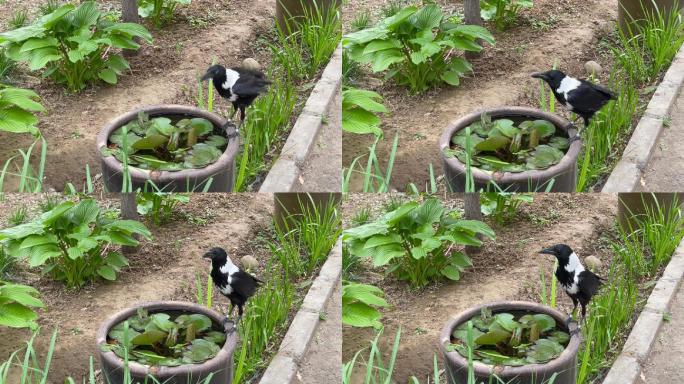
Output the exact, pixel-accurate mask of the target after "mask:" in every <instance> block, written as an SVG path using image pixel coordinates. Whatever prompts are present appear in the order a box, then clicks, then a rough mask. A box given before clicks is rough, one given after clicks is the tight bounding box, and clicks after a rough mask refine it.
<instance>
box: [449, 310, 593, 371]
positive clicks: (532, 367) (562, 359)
mask: <svg viewBox="0 0 684 384" xmlns="http://www.w3.org/2000/svg"><path fill="white" fill-rule="evenodd" d="M485 307H488V308H491V309H492V313H500V312H504V311H527V312H533V313H542V314H547V315H549V316H551V317H553V318H554V320H556V324H557V325H560V326H562V327H563V329H564V330H566V331H568V332H570V333H573V332H575V333H574V334H573V335H572V336H570V341H569V342H568V345H566V346H565V349H563V352H561V354H560V355H559V356H558V357H556V358H555V359H553V360H549V361H547V362H546V363H543V364H526V365H523V366H517V367H514V366H508V365H503V366H501V365H489V364H485V363H482V362H480V361H477V360H474V361H473V369H474V371H475V374H476V375H478V376H483V375H491V374H493V373H496V374H497V375H500V376H504V377H515V376H518V375H523V374H525V375H527V374H530V373H535V372H537V373H539V372H541V373H544V372H558V370H556V369H555V368H557V367H562V366H564V365H566V362H567V361H568V360H572V359H574V357H575V356H576V355H577V353H578V351H579V345H580V341H581V337H580V334H579V327H578V325H577V323H575V322H571V323H570V327H569V328H567V329H566V327H565V319H564V318H565V315H564V314H563V313H562V312H560V311H558V310H556V309H553V308H551V307H547V306H544V305H541V304H537V303H534V302H529V301H495V302H491V303H485V304H478V305H475V306H472V307H470V308H468V309H466V310H465V311H463V312H460V313H459V314H458V315H456V316H455V317H453V318H452V319H451V320H450V321H449V322H447V324H446V325H445V326H444V327H443V328H442V331H441V333H440V336H439V348H440V350H441V351H442V355H443V356H444V359H445V360H448V361H450V362H451V364H454V365H456V366H459V367H463V368H467V367H468V359H466V358H465V357H463V356H461V354H460V353H458V351H447V350H446V347H445V345H446V344H450V343H451V333H452V332H453V331H454V329H456V327H458V326H459V325H461V324H463V323H465V322H466V321H468V320H469V319H471V318H472V317H473V316H476V315H477V314H479V313H480V311H481V309H482V308H485Z"/></svg>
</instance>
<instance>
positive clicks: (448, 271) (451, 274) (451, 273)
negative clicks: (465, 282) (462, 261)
mask: <svg viewBox="0 0 684 384" xmlns="http://www.w3.org/2000/svg"><path fill="white" fill-rule="evenodd" d="M440 273H441V274H442V275H444V276H445V277H446V278H448V279H449V280H453V281H458V280H459V279H460V278H461V271H460V270H459V269H458V267H456V266H455V265H447V266H446V267H444V268H442V270H441V271H440Z"/></svg>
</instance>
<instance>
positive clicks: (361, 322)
mask: <svg viewBox="0 0 684 384" xmlns="http://www.w3.org/2000/svg"><path fill="white" fill-rule="evenodd" d="M384 295H385V294H384V293H383V292H382V290H381V289H380V288H378V287H375V286H373V285H368V284H358V283H345V284H344V285H343V286H342V323H344V324H346V325H351V326H352V327H373V328H376V329H379V328H381V327H382V323H381V322H380V317H381V315H380V312H379V311H378V310H377V307H387V306H388V305H389V304H387V301H386V300H385V299H384V297H383V296H384Z"/></svg>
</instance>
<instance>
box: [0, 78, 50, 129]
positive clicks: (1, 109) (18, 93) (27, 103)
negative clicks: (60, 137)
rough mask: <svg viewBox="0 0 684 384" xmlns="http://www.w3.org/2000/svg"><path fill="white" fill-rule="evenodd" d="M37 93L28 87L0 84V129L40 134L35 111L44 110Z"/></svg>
mask: <svg viewBox="0 0 684 384" xmlns="http://www.w3.org/2000/svg"><path fill="white" fill-rule="evenodd" d="M38 99H39V97H38V95H37V94H36V93H35V92H33V91H31V90H28V89H20V88H13V87H9V86H5V85H2V84H0V131H5V132H14V133H30V134H32V135H33V136H36V137H37V136H40V131H39V130H38V128H36V124H37V123H38V118H37V117H36V116H35V115H34V113H35V112H44V111H45V108H43V106H42V105H41V104H40V103H39V102H38Z"/></svg>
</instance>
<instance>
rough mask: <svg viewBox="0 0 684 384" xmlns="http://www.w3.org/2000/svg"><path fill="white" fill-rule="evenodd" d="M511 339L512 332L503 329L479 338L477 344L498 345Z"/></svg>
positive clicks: (491, 331) (476, 340) (492, 331)
mask: <svg viewBox="0 0 684 384" xmlns="http://www.w3.org/2000/svg"><path fill="white" fill-rule="evenodd" d="M510 337H511V333H510V332H506V331H504V330H501V329H494V330H490V331H489V332H487V333H485V334H483V335H481V336H479V337H478V338H477V339H475V344H479V345H496V344H497V343H500V342H502V341H504V340H507V339H508V338H510Z"/></svg>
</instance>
